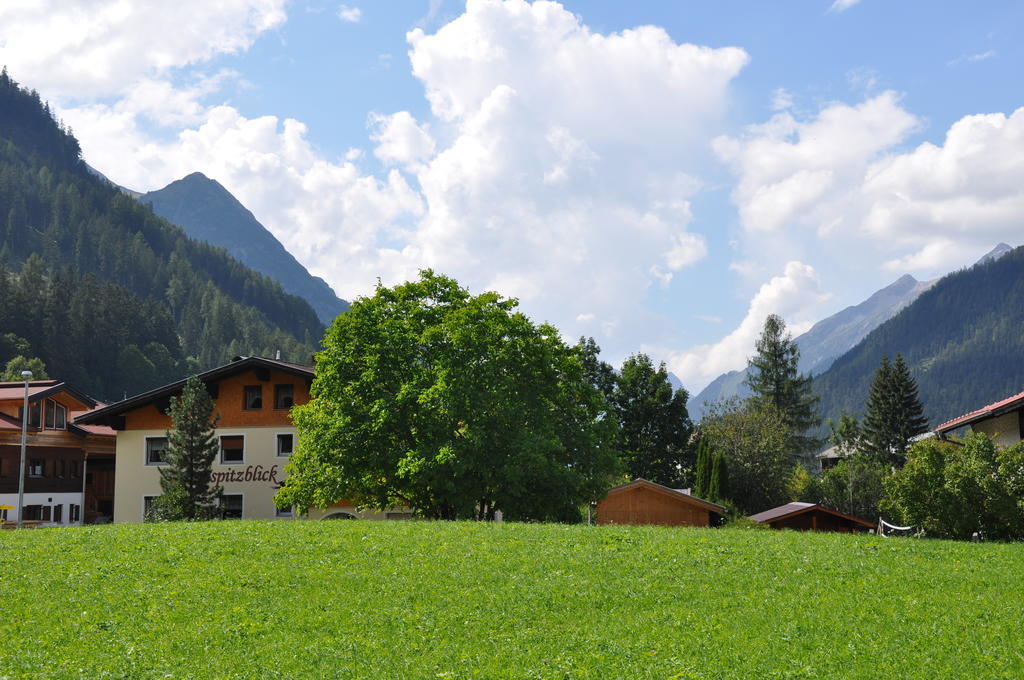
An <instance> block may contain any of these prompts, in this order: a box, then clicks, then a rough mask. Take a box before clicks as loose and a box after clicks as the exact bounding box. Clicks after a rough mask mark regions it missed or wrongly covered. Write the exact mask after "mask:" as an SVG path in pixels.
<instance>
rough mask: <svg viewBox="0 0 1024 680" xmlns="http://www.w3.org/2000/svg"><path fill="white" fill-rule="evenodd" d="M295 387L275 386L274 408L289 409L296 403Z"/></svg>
mask: <svg viewBox="0 0 1024 680" xmlns="http://www.w3.org/2000/svg"><path fill="white" fill-rule="evenodd" d="M294 396H295V387H294V386H292V385H274V408H279V409H287V408H291V407H292V404H293V403H295V400H294Z"/></svg>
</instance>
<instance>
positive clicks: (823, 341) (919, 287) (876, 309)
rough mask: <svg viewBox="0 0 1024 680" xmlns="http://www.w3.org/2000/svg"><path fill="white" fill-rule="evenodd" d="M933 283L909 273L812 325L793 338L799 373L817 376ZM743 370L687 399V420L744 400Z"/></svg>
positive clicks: (744, 377)
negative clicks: (712, 407) (721, 402)
mask: <svg viewBox="0 0 1024 680" xmlns="http://www.w3.org/2000/svg"><path fill="white" fill-rule="evenodd" d="M933 283H934V281H918V280H917V279H915V278H914V277H913V276H910V275H909V274H907V275H905V276H902V277H900V278H899V279H897V280H896V281H894V282H893V283H891V284H889V285H888V286H886V287H885V288H882V289H881V290H879V291H876V292H875V293H874V294H872V295H871V297H869V298H868V299H867V300H865V301H864V302H861V303H860V304H857V305H853V306H851V307H847V308H846V309H844V310H842V311H840V312H837V313H836V314H833V315H832V316H830V317H828V318H827V319H823V320H821V321H819V322H818V323H816V324H814V326H812V327H811V329H810V330H809V331H807V332H806V333H804V334H802V335H800V336H798V337H796V338H794V340H795V341H796V344H797V345H798V346H799V347H800V370H801V372H803V373H810V374H811V375H817V374H819V373H822V372H823V371H825V370H826V369H828V367H829V366H831V365H832V362H833V361H835V359H836V358H837V357H839V356H841V355H842V354H843V353H845V352H847V351H848V350H849V349H851V348H852V347H853V346H854V345H856V344H857V343H858V342H860V341H861V340H862V339H863V338H864V336H866V335H867V334H868V333H870V332H871V331H872V330H873V329H875V328H876V327H878V325H879V324H881V323H882V322H883V321H885V320H886V319H888V318H890V317H892V316H893V315H894V314H896V313H897V312H898V311H899V310H901V309H902V308H903V307H905V306H906V305H907V304H909V303H910V302H912V301H913V300H914V299H915V298H917V296H918V295H920V294H921V293H922V292H924V291H925V290H927V289H928V288H929V287H930V286H931V285H932V284H933ZM746 379H747V369H746V368H744V369H742V370H739V371H729V372H728V373H724V374H723V375H720V376H718V377H717V378H715V379H714V380H713V381H711V383H709V384H708V386H707V387H705V388H704V389H703V390H702V391H701V392H700V394H698V395H697V396H695V397H693V398H691V399H690V402H689V405H688V408H689V411H690V417H691V418H693V419H694V420H699V419H700V418H701V416H702V415H703V414H704V404H705V403H708V404H711V403H714V402H716V401H718V400H720V399H724V398H729V397H740V398H741V399H742V398H746V397H748V396H750V390H749V389H747V387H746V385H745V384H744V383H745V381H746Z"/></svg>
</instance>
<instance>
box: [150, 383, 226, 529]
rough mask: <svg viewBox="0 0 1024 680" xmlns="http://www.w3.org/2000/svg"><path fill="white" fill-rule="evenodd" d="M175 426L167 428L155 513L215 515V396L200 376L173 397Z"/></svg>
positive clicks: (176, 516)
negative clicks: (159, 489) (163, 462)
mask: <svg viewBox="0 0 1024 680" xmlns="http://www.w3.org/2000/svg"><path fill="white" fill-rule="evenodd" d="M170 415H171V422H172V429H170V430H168V431H167V450H166V451H165V452H164V459H165V461H166V462H167V467H163V468H160V488H161V490H162V491H163V494H162V495H161V496H160V497H159V498H158V499H156V501H155V502H154V517H155V518H159V519H165V520H182V519H185V520H194V519H209V518H211V517H213V514H214V510H215V506H216V504H217V499H218V497H219V496H220V494H221V487H220V486H219V485H214V484H212V483H211V482H212V474H213V461H214V458H216V456H217V450H218V448H219V446H218V443H217V438H216V436H215V434H214V430H215V428H216V427H217V422H218V421H219V420H220V416H219V415H218V416H216V417H215V416H214V415H213V399H212V398H211V397H210V394H209V393H208V392H207V391H206V386H205V385H203V383H202V381H201V380H199V378H198V377H196V376H194V375H193V376H192V377H191V378H189V379H188V381H187V382H186V383H185V387H184V389H182V391H181V396H180V397H177V398H172V399H171V408H170Z"/></svg>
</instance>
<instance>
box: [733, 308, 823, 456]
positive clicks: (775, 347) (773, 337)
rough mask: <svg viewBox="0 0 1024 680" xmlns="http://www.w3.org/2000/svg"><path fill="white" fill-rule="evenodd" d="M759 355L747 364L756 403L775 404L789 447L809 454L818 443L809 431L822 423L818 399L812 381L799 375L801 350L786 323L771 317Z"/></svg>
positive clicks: (749, 381)
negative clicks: (783, 425)
mask: <svg viewBox="0 0 1024 680" xmlns="http://www.w3.org/2000/svg"><path fill="white" fill-rule="evenodd" d="M756 349H757V353H756V354H755V355H754V356H753V357H751V358H750V359H749V360H748V361H747V365H748V369H749V370H748V376H747V380H746V384H747V386H748V387H750V390H751V391H752V392H753V397H752V398H753V400H754V402H755V404H766V405H771V406H773V407H775V408H776V409H778V411H779V413H780V414H781V415H782V420H783V423H784V424H785V425H786V429H787V431H788V433H789V446H790V448H791V452H792V453H793V454H796V455H800V454H807V453H810V452H811V451H813V449H814V448H815V447H817V445H818V443H819V442H818V440H817V439H815V438H814V437H810V436H808V435H807V431H808V430H810V429H811V428H814V427H817V426H818V424H819V423H820V422H821V418H820V417H819V416H818V412H817V403H818V397H817V396H816V395H815V394H814V392H813V391H812V389H811V382H812V378H811V376H810V375H803V374H801V373H800V372H799V363H800V348H799V347H797V345H796V343H795V342H793V337H792V336H791V335H790V334H789V333H787V332H786V322H785V321H783V320H782V317H780V316H778V315H776V314H770V315H769V316H768V318H767V319H765V322H764V330H763V331H762V332H761V337H759V338H758V340H757V344H756Z"/></svg>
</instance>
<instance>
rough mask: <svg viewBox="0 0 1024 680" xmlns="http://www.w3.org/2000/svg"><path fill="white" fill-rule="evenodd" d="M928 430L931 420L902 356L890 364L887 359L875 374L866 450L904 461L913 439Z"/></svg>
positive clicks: (866, 426) (867, 414) (888, 459)
mask: <svg viewBox="0 0 1024 680" xmlns="http://www.w3.org/2000/svg"><path fill="white" fill-rule="evenodd" d="M927 431H928V420H927V419H926V418H925V417H924V407H923V406H922V405H921V401H920V399H918V395H917V382H916V381H915V380H914V378H913V376H911V375H910V370H909V369H908V368H907V364H906V362H904V361H903V355H902V354H897V355H896V359H895V360H894V361H893V362H892V363H890V362H889V357H888V356H883V357H882V361H881V363H880V364H879V366H878V369H877V370H876V371H875V376H874V378H873V379H872V381H871V389H870V391H869V393H868V403H867V410H866V412H865V414H864V426H863V435H862V437H863V439H862V440H863V442H864V450H865V452H866V453H868V454H869V455H872V456H874V457H875V458H876V459H877V460H879V461H881V462H884V463H888V464H896V463H899V462H900V461H902V459H903V456H904V453H905V452H906V450H907V448H909V446H910V442H911V440H912V439H913V438H914V437H915V436H917V435H919V434H923V433H924V432H927Z"/></svg>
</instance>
